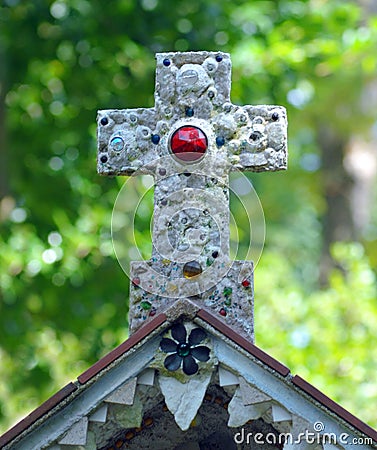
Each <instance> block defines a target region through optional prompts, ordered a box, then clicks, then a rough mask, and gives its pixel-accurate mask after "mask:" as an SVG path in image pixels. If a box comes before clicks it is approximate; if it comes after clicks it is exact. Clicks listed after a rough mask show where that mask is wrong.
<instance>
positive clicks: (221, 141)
mask: <svg viewBox="0 0 377 450" xmlns="http://www.w3.org/2000/svg"><path fill="white" fill-rule="evenodd" d="M224 144H225V139H224V138H223V136H217V138H216V145H217V146H218V147H222V146H223V145H224Z"/></svg>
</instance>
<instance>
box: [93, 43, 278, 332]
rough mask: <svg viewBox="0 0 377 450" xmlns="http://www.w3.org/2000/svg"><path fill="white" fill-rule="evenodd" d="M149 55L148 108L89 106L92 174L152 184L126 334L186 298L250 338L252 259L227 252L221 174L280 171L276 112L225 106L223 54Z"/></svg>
mask: <svg viewBox="0 0 377 450" xmlns="http://www.w3.org/2000/svg"><path fill="white" fill-rule="evenodd" d="M156 59H157V70H156V87H155V106H154V107H153V108H136V109H122V110H116V109H111V110H102V111H99V112H98V172H99V173H100V174H101V175H135V174H148V175H152V176H153V177H154V182H155V185H154V218H153V234H152V236H153V237H152V243H153V250H152V257H151V259H150V260H149V261H137V262H132V263H131V281H132V283H131V288H130V310H129V323H130V331H131V332H134V331H135V330H137V329H138V328H140V326H142V325H143V324H144V323H146V322H147V321H148V320H150V318H151V317H153V316H154V315H155V314H156V313H160V312H162V311H164V309H166V308H167V307H168V306H170V305H171V304H172V303H173V302H174V301H175V300H176V299H185V298H186V299H189V300H190V301H192V302H194V303H196V304H198V306H200V307H201V308H204V309H207V310H209V311H210V312H211V313H212V314H215V315H217V316H218V318H220V319H221V320H224V321H226V322H227V324H228V325H229V326H231V327H233V329H235V330H236V331H237V332H238V333H240V334H241V335H243V336H245V337H247V338H248V339H250V340H251V341H253V339H254V329H253V328H254V325H253V263H252V261H232V260H231V259H230V256H229V189H228V179H229V172H230V171H237V170H240V171H246V170H247V171H254V172H261V171H276V170H283V169H286V161H287V145H286V141H287V136H286V134H287V119H286V111H285V109H284V108H283V107H281V106H265V105H262V106H237V105H233V104H232V103H231V101H230V86H231V82H230V81H231V61H230V57H229V55H228V54H226V53H222V52H205V51H203V52H187V53H158V54H157V55H156Z"/></svg>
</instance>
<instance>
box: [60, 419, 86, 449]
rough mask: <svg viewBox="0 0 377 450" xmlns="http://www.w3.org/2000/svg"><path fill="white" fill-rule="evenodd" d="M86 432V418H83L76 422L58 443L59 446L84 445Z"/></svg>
mask: <svg viewBox="0 0 377 450" xmlns="http://www.w3.org/2000/svg"><path fill="white" fill-rule="evenodd" d="M87 432H88V418H87V417H83V418H82V419H80V420H79V421H78V422H76V423H75V424H74V425H73V426H72V427H71V428H70V429H69V430H68V431H67V433H66V434H65V435H64V437H63V439H61V440H60V441H59V444H61V445H85V444H86V435H87Z"/></svg>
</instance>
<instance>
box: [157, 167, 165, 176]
mask: <svg viewBox="0 0 377 450" xmlns="http://www.w3.org/2000/svg"><path fill="white" fill-rule="evenodd" d="M158 173H159V174H160V175H161V176H164V175H166V169H164V168H161V169H158Z"/></svg>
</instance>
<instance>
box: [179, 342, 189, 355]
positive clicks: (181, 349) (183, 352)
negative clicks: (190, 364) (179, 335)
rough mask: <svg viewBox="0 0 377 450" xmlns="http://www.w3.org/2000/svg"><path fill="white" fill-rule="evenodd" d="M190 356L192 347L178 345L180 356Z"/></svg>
mask: <svg viewBox="0 0 377 450" xmlns="http://www.w3.org/2000/svg"><path fill="white" fill-rule="evenodd" d="M189 354H190V346H189V345H188V344H178V347H177V355H178V356H182V357H184V356H188V355H189Z"/></svg>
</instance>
